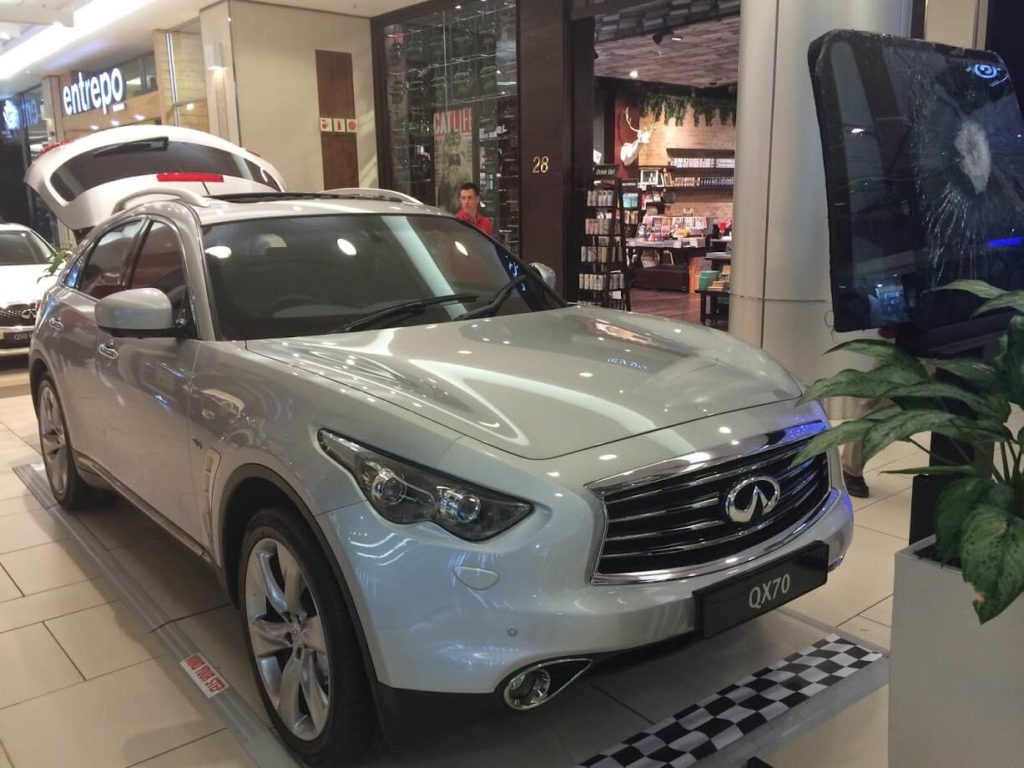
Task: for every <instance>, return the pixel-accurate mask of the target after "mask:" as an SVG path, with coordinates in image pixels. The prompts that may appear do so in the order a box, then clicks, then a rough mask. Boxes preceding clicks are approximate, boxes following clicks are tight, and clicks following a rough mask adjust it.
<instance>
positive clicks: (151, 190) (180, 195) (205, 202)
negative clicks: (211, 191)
mask: <svg viewBox="0 0 1024 768" xmlns="http://www.w3.org/2000/svg"><path fill="white" fill-rule="evenodd" d="M153 195H162V196H164V197H172V198H175V199H176V200H179V201H181V202H183V203H186V204H188V205H194V206H196V207H198V208H208V207H209V205H210V201H209V199H208V198H205V197H203V196H202V195H198V194H196V193H195V192H193V191H191V190H189V189H175V188H174V187H146V188H145V189H139V190H136V191H135V192H132V193H131V194H130V195H125V196H124V197H122V198H121V199H120V200H118V201H117V202H116V203H115V204H114V210H113V211H111V213H120V212H121V211H123V210H124V209H125V208H127V207H128V203H130V202H131V201H132V200H136V199H138V198H140V197H152V196H153Z"/></svg>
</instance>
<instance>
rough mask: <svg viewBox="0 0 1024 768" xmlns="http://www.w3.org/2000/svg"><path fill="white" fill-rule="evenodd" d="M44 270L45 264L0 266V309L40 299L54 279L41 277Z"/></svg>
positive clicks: (44, 272)
mask: <svg viewBox="0 0 1024 768" xmlns="http://www.w3.org/2000/svg"><path fill="white" fill-rule="evenodd" d="M46 269H47V265H46V264H19V265H16V266H0V307H6V306H8V305H10V304H31V303H32V302H34V301H39V300H40V299H42V298H43V294H44V293H45V292H46V289H47V288H49V287H50V286H51V285H52V284H53V282H54V280H55V279H56V278H54V277H43V275H45V274H46ZM40 278H41V279H40Z"/></svg>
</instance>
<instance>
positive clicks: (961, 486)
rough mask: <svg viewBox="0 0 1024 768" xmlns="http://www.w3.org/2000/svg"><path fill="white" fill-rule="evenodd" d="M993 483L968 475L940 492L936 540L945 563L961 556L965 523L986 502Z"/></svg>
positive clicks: (937, 503)
mask: <svg viewBox="0 0 1024 768" xmlns="http://www.w3.org/2000/svg"><path fill="white" fill-rule="evenodd" d="M991 486H992V481H991V480H987V479H984V478H980V477H967V478H964V479H962V480H955V481H953V482H952V483H950V484H949V485H948V486H946V487H945V488H944V489H943V491H942V493H940V494H939V497H938V499H936V501H935V543H936V546H937V548H938V550H939V558H940V559H941V560H942V561H943V562H946V563H948V562H950V561H951V560H955V559H956V558H957V557H959V555H960V544H961V540H962V537H963V528H964V523H965V522H966V521H967V518H968V517H970V516H971V513H973V512H974V510H976V509H977V508H978V507H980V506H982V505H984V504H985V501H986V499H987V497H988V494H989V490H990V488H991Z"/></svg>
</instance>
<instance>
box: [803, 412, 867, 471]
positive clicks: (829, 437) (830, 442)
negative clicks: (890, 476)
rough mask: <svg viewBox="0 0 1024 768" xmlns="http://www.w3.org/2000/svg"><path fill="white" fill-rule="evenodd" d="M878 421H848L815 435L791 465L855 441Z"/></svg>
mask: <svg viewBox="0 0 1024 768" xmlns="http://www.w3.org/2000/svg"><path fill="white" fill-rule="evenodd" d="M875 424H877V422H876V421H875V420H873V419H871V418H865V419H859V420H857V421H847V422H845V423H843V424H840V425H839V426H838V427H832V428H831V429H829V430H828V431H827V432H822V433H821V434H818V435H815V436H814V437H812V438H811V439H810V440H808V441H807V444H806V445H805V446H804V447H803V448H802V449H801V450H800V453H798V454H797V455H796V458H794V459H793V462H792V464H790V466H793V467H795V466H797V465H798V464H803V463H804V462H805V461H807V460H808V459H812V458H814V457H815V456H817V455H819V454H821V453H825V452H826V451H830V450H832V449H833V448H837V447H839V446H840V445H846V444H847V443H855V442H857V441H858V440H861V439H862V438H863V437H864V434H865V433H866V432H867V431H868V430H869V429H871V427H873V426H874V425H875Z"/></svg>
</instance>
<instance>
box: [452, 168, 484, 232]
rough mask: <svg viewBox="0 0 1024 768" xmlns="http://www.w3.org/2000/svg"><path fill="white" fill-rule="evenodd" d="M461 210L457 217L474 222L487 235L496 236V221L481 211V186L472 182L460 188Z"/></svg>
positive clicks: (470, 222)
mask: <svg viewBox="0 0 1024 768" xmlns="http://www.w3.org/2000/svg"><path fill="white" fill-rule="evenodd" d="M459 205H460V206H461V207H460V208H459V212H458V213H456V214H455V216H456V217H457V218H460V219H462V220H463V221H465V222H467V223H469V224H472V225H473V226H474V227H476V228H477V229H479V230H480V231H481V232H483V233H484V234H485V235H491V236H492V237H493V236H494V222H492V221H491V220H490V219H489V218H487V217H486V216H483V215H482V214H481V213H480V212H479V209H480V187H478V186H477V185H476V184H473V183H472V182H469V183H467V184H463V185H462V187H461V188H460V189H459Z"/></svg>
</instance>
